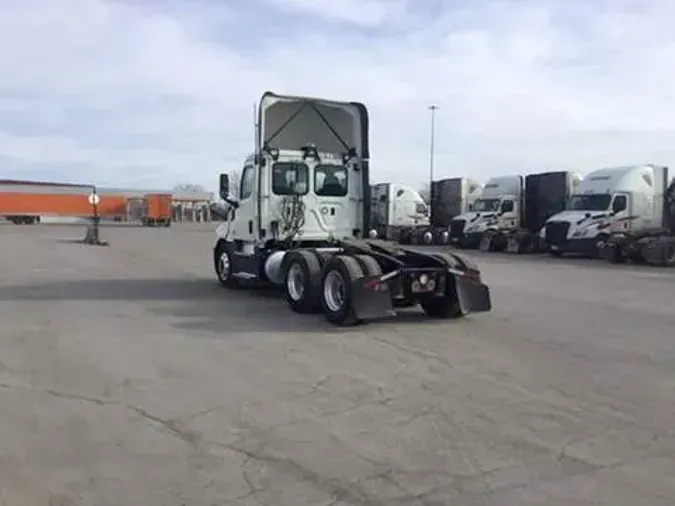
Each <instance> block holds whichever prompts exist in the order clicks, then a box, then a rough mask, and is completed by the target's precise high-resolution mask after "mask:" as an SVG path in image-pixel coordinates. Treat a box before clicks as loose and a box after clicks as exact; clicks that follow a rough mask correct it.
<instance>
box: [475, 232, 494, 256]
mask: <svg viewBox="0 0 675 506" xmlns="http://www.w3.org/2000/svg"><path fill="white" fill-rule="evenodd" d="M488 237H489V238H490V242H489V244H488V245H487V246H485V244H484V243H485V241H487V239H488ZM494 238H495V232H494V230H486V231H485V232H483V235H482V236H481V238H480V245H479V246H478V249H479V250H480V251H494V250H495V248H494Z"/></svg>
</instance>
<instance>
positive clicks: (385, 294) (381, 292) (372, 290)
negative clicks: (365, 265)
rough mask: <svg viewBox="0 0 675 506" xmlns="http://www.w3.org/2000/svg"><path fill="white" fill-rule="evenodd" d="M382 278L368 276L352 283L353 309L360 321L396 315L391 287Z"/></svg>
mask: <svg viewBox="0 0 675 506" xmlns="http://www.w3.org/2000/svg"><path fill="white" fill-rule="evenodd" d="M381 277H382V276H366V277H363V278H359V279H356V280H354V281H353V282H352V287H351V288H352V307H353V308H354V313H356V317H357V318H358V319H359V320H374V319H377V318H383V317H385V316H392V315H394V314H395V313H394V307H393V305H392V301H391V293H390V292H389V285H388V284H387V282H386V281H380V278H381Z"/></svg>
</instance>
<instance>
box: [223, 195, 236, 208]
mask: <svg viewBox="0 0 675 506" xmlns="http://www.w3.org/2000/svg"><path fill="white" fill-rule="evenodd" d="M223 200H224V201H225V202H227V203H228V204H229V205H231V206H232V208H233V209H238V208H239V202H237V201H236V200H234V199H231V198H229V197H223Z"/></svg>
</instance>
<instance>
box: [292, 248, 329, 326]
mask: <svg viewBox="0 0 675 506" xmlns="http://www.w3.org/2000/svg"><path fill="white" fill-rule="evenodd" d="M285 264H286V269H285V270H286V276H285V280H284V295H285V296H286V301H287V302H288V305H289V306H291V309H292V310H293V311H295V312H296V313H313V312H316V311H317V310H318V309H319V304H320V299H319V292H320V290H321V264H320V263H319V257H318V255H317V253H315V252H312V251H309V250H295V251H289V252H288V253H287V255H286V261H285Z"/></svg>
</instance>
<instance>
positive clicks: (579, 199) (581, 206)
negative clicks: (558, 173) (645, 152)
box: [540, 165, 663, 258]
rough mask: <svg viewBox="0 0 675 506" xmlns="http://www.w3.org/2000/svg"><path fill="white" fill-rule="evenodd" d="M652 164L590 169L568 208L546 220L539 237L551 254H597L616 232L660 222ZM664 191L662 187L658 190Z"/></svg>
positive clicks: (598, 254) (590, 255)
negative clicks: (655, 200) (656, 213)
mask: <svg viewBox="0 0 675 506" xmlns="http://www.w3.org/2000/svg"><path fill="white" fill-rule="evenodd" d="M654 169H655V167H654V166H652V165H635V166H627V167H607V168H603V169H600V170H597V171H594V172H591V173H590V174H589V175H588V176H587V177H586V178H584V180H583V181H582V182H581V184H580V186H579V189H578V191H577V192H576V193H575V194H574V195H572V196H571V197H570V199H569V203H568V205H567V209H566V210H565V211H563V212H561V213H558V214H556V215H554V216H552V217H551V218H549V219H548V220H547V221H546V224H545V225H544V227H543V228H542V230H541V233H540V235H541V238H542V239H543V240H544V241H545V244H546V247H547V250H548V251H549V253H550V254H551V255H553V256H561V255H563V254H565V253H574V254H580V255H584V256H589V257H594V258H595V257H598V256H600V253H601V250H602V248H603V247H604V243H605V242H606V241H607V239H608V238H609V236H610V235H611V234H613V233H616V232H625V233H627V232H630V231H632V230H636V229H640V228H644V227H648V226H652V225H653V224H654V223H656V222H659V220H660V214H659V218H657V217H656V215H655V211H654V209H653V205H652V203H653V201H654V198H655V193H654V185H655V182H656V179H655V178H656V175H655V172H654ZM661 195H663V191H661Z"/></svg>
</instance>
